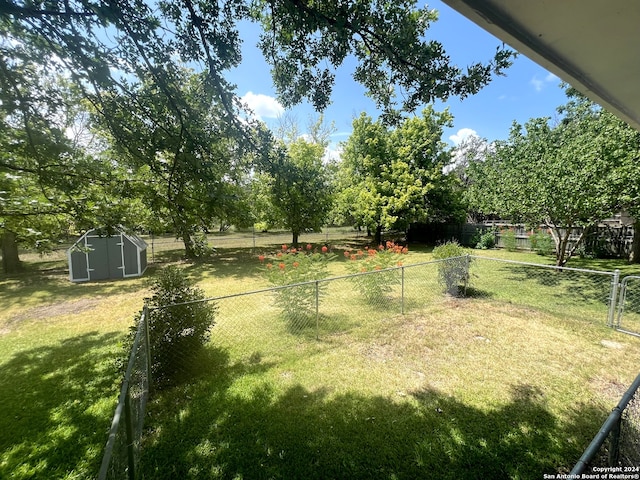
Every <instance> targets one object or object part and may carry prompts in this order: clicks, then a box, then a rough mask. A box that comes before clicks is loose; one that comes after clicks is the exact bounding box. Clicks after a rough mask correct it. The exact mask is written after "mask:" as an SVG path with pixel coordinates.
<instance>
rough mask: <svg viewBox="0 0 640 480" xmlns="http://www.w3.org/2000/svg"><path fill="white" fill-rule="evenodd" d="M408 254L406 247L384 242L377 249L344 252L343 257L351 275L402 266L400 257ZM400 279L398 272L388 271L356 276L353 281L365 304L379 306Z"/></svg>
mask: <svg viewBox="0 0 640 480" xmlns="http://www.w3.org/2000/svg"><path fill="white" fill-rule="evenodd" d="M408 252H409V249H408V248H407V247H402V246H401V245H396V244H395V243H394V242H386V244H385V245H380V246H379V247H378V248H377V249H375V248H366V249H364V250H356V251H354V252H352V251H350V250H346V251H345V252H344V256H345V258H346V259H347V260H348V262H347V270H349V271H350V272H351V273H366V272H376V271H379V270H385V269H388V268H392V267H399V266H402V261H401V259H402V255H406V254H407V253H408ZM400 278H401V277H400V272H399V271H398V270H389V271H386V272H383V271H380V272H379V273H372V274H370V275H357V276H355V277H353V280H354V282H355V284H356V288H357V289H358V292H359V293H360V294H361V295H362V296H363V297H364V298H365V300H366V301H367V303H371V304H381V303H384V297H385V296H386V295H387V294H388V293H389V292H391V289H392V288H393V286H394V285H398V284H399V283H400Z"/></svg>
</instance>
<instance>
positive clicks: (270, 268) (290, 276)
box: [258, 244, 335, 321]
mask: <svg viewBox="0 0 640 480" xmlns="http://www.w3.org/2000/svg"><path fill="white" fill-rule="evenodd" d="M333 258H335V255H333V254H331V253H329V248H328V247H327V246H322V247H321V248H320V249H319V250H318V249H317V248H314V247H313V245H311V244H308V245H306V247H305V248H289V247H288V246H287V245H282V249H281V251H280V252H277V253H276V254H275V261H270V259H267V258H266V257H265V256H264V255H259V256H258V260H259V261H260V262H261V263H264V264H265V266H264V270H263V273H264V276H265V277H266V279H267V280H268V281H269V283H270V284H271V285H272V286H274V287H280V286H283V285H293V284H296V283H304V282H312V281H314V280H321V279H323V278H327V276H328V274H327V263H328V262H329V261H330V260H331V259H333ZM326 287H327V284H326V283H319V284H318V290H319V291H318V295H319V296H322V294H323V293H324V290H326ZM274 295H275V304H276V305H277V306H278V307H279V308H280V309H282V312H283V314H284V316H285V318H287V319H288V320H291V321H297V320H300V319H301V317H309V316H312V315H314V314H315V305H316V285H315V283H307V284H305V285H300V286H297V287H292V288H282V289H278V290H275V291H274Z"/></svg>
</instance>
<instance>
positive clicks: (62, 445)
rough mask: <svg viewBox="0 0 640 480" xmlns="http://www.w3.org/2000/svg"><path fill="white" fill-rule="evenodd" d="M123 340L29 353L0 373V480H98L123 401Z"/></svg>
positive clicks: (84, 339)
mask: <svg viewBox="0 0 640 480" xmlns="http://www.w3.org/2000/svg"><path fill="white" fill-rule="evenodd" d="M117 337H118V335H117V334H99V333H96V332H93V333H87V334H85V335H81V336H79V337H75V338H70V339H67V340H64V341H62V342H60V343H59V344H58V345H56V346H51V347H49V346H47V347H39V348H34V349H31V350H24V351H22V352H20V353H18V354H16V355H15V356H13V357H12V358H11V359H10V360H9V361H7V362H5V363H3V364H2V365H1V366H0V405H1V406H2V415H0V478H14V479H27V478H28V479H51V478H63V477H64V478H71V477H73V478H93V477H94V476H95V475H96V473H97V470H98V467H99V465H100V460H101V456H102V449H103V447H104V444H105V442H106V440H107V431H108V428H109V426H110V419H111V416H112V415H113V410H114V408H115V403H116V400H117V398H116V396H117V393H118V389H117V384H116V382H117V380H118V372H117V369H116V368H115V366H114V361H113V358H114V353H116V352H118V351H119V350H118V349H119V347H118V346H117Z"/></svg>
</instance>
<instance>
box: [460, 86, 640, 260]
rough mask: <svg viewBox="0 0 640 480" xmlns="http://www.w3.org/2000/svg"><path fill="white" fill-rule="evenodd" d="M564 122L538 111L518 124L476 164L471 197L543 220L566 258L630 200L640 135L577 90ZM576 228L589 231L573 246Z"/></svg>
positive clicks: (512, 214) (517, 216) (507, 214)
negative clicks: (627, 194)
mask: <svg viewBox="0 0 640 480" xmlns="http://www.w3.org/2000/svg"><path fill="white" fill-rule="evenodd" d="M569 93H570V94H571V98H570V101H569V102H568V103H567V104H566V105H565V106H563V107H560V109H559V112H560V113H561V114H562V115H563V116H562V118H561V119H560V121H559V122H558V123H557V124H555V125H551V124H550V119H549V118H534V119H531V120H529V121H528V122H527V123H526V124H525V125H524V127H523V126H521V125H518V124H514V125H513V127H512V129H511V133H510V136H509V139H508V140H506V141H503V142H496V144H495V151H494V152H491V153H489V155H487V156H486V158H485V160H484V161H482V162H474V163H472V164H471V165H470V168H469V177H470V179H471V183H470V187H469V190H468V192H467V193H468V198H469V199H470V201H471V204H472V205H473V206H475V207H476V208H477V209H478V210H480V211H482V212H484V213H495V214H498V215H500V216H502V218H510V219H512V220H514V221H521V222H525V223H527V224H529V225H533V226H538V225H544V226H546V227H547V228H549V229H550V230H551V233H552V235H553V238H554V240H555V243H556V263H557V264H558V265H564V264H566V262H567V261H568V260H569V258H570V257H571V255H572V254H573V253H574V252H575V250H576V249H577V248H578V246H579V245H580V241H581V240H582V238H583V237H584V235H585V234H587V233H588V231H589V228H590V227H593V226H594V225H596V224H597V223H598V222H599V221H600V220H603V219H604V218H607V217H608V216H611V215H612V214H613V213H615V212H616V211H617V210H619V209H621V208H623V207H624V206H625V192H629V191H630V187H631V186H632V185H636V184H637V182H638V179H640V176H639V175H638V173H640V172H639V168H638V167H637V166H636V165H637V163H638V162H637V158H638V152H639V148H640V143H639V141H640V135H639V134H638V132H636V131H635V130H633V129H631V128H630V127H629V126H628V125H626V124H625V123H624V122H622V121H621V120H619V119H618V118H616V117H614V116H613V115H611V114H610V113H608V112H606V111H605V110H603V109H601V108H599V107H597V106H595V105H594V104H592V103H591V102H589V101H588V100H587V99H586V98H584V97H582V96H580V95H578V94H577V93H575V92H573V91H570V92H569ZM574 227H583V230H582V236H581V237H580V239H579V240H578V241H577V242H575V243H574V244H573V247H572V248H568V245H569V236H570V234H571V233H572V229H573V228H574Z"/></svg>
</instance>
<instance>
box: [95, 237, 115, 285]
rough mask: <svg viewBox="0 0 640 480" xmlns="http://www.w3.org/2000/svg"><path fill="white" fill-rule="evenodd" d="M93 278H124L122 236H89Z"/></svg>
mask: <svg viewBox="0 0 640 480" xmlns="http://www.w3.org/2000/svg"><path fill="white" fill-rule="evenodd" d="M87 246H88V247H89V248H90V249H91V251H90V252H89V273H90V275H91V280H105V279H107V278H122V250H121V248H120V237H119V236H118V237H97V236H96V237H88V243H87Z"/></svg>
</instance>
